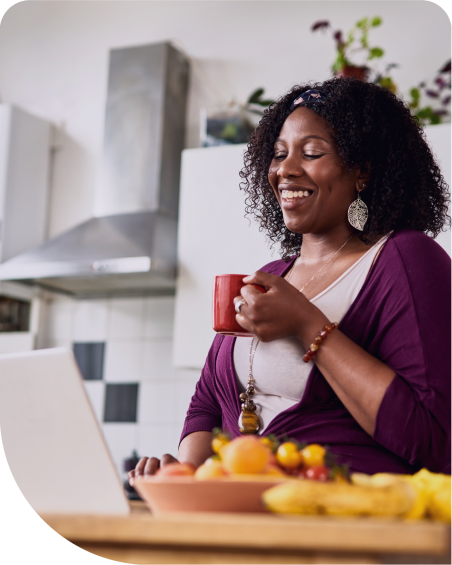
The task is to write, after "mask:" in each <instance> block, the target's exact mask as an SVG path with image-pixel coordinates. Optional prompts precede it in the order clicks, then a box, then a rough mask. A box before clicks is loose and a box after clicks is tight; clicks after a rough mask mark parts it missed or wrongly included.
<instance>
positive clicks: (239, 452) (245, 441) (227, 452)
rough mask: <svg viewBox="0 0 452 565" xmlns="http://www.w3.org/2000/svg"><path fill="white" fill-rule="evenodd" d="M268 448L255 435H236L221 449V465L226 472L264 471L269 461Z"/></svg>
mask: <svg viewBox="0 0 452 565" xmlns="http://www.w3.org/2000/svg"><path fill="white" fill-rule="evenodd" d="M270 454H271V452H270V450H269V449H268V447H266V446H265V445H263V444H262V443H261V442H260V441H259V440H258V439H257V438H255V437H249V436H248V437H238V438H235V439H234V440H232V441H231V442H230V443H229V444H228V445H227V446H225V447H223V448H222V450H221V459H222V462H223V467H224V469H225V470H226V471H227V472H228V473H237V474H259V473H264V472H265V471H266V469H267V465H268V463H269V461H270Z"/></svg>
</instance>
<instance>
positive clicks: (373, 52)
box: [367, 47, 385, 61]
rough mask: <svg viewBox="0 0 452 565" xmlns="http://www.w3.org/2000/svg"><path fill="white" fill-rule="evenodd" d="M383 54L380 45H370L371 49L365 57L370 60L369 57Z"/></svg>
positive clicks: (373, 57) (372, 57)
mask: <svg viewBox="0 0 452 565" xmlns="http://www.w3.org/2000/svg"><path fill="white" fill-rule="evenodd" d="M384 54H385V52H384V51H383V49H381V48H380V47H372V49H371V50H370V51H369V56H368V57H367V58H368V59H369V61H370V60H371V59H375V58H377V57H383V55H384Z"/></svg>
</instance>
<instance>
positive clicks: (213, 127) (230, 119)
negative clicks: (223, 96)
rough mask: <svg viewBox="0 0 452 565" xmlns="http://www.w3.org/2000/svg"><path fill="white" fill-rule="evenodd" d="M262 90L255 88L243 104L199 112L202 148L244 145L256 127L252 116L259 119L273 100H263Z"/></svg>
mask: <svg viewBox="0 0 452 565" xmlns="http://www.w3.org/2000/svg"><path fill="white" fill-rule="evenodd" d="M263 94H264V89H263V88H257V89H256V90H255V91H254V92H253V93H252V94H251V95H250V96H249V97H248V100H247V101H246V102H245V104H240V103H238V102H235V101H231V102H229V104H227V106H226V107H223V108H217V109H216V110H214V111H213V112H210V113H208V112H207V111H206V110H202V111H201V144H202V145H203V146H204V147H210V146H215V145H230V144H235V143H246V142H247V141H248V140H249V138H250V136H251V134H252V133H253V131H254V129H255V127H256V123H255V122H256V119H254V118H253V114H254V115H258V116H259V117H261V116H262V114H263V109H264V108H265V107H267V106H269V105H270V104H272V103H273V100H270V99H264V98H263Z"/></svg>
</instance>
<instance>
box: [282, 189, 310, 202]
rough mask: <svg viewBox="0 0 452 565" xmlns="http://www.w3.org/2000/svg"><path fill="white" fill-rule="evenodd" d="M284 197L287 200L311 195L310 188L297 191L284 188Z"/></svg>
mask: <svg viewBox="0 0 452 565" xmlns="http://www.w3.org/2000/svg"><path fill="white" fill-rule="evenodd" d="M281 194H282V197H283V198H284V199H285V200H290V199H291V198H303V197H306V196H309V191H308V190H299V191H298V192H297V191H293V190H282V191H281Z"/></svg>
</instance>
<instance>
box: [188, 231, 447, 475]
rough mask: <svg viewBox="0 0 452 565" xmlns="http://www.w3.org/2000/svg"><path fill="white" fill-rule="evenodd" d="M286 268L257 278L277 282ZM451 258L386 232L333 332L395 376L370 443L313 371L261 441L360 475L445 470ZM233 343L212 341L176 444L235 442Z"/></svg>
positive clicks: (431, 244) (277, 265) (423, 241)
mask: <svg viewBox="0 0 452 565" xmlns="http://www.w3.org/2000/svg"><path fill="white" fill-rule="evenodd" d="M291 264H292V263H285V262H284V261H281V260H280V261H274V262H272V263H269V264H268V265H266V266H265V267H263V269H262V270H263V271H266V272H268V273H274V274H276V275H279V276H283V275H284V274H285V272H286V271H287V270H288V269H289V268H290V266H291ZM450 290H451V287H450V258H449V256H448V255H447V253H446V252H445V251H444V250H443V249H442V248H441V247H440V246H439V245H438V244H437V243H436V242H435V241H434V240H433V239H431V238H430V237H428V236H426V235H424V234H423V233H421V232H416V231H412V230H403V231H400V232H397V233H395V234H393V235H392V236H391V237H390V238H389V239H388V241H387V243H386V245H385V246H384V248H383V250H382V252H381V253H380V256H379V258H378V260H377V262H376V263H375V265H374V267H373V268H372V270H371V272H370V273H369V275H368V276H367V279H366V281H365V283H364V285H363V287H362V288H361V290H360V292H359V294H358V296H357V298H356V299H355V301H354V302H353V304H352V305H351V306H350V308H349V310H348V311H347V313H346V314H345V316H344V318H343V319H342V321H341V323H340V325H339V329H340V330H341V331H342V332H343V333H344V334H345V335H346V336H348V337H349V338H350V339H352V340H353V341H354V342H355V343H357V344H358V345H359V346H361V347H362V348H363V349H365V350H366V351H368V352H369V353H370V354H371V355H373V356H375V357H376V358H377V359H380V360H381V361H383V362H384V363H386V364H387V365H388V366H389V367H391V368H392V369H393V370H394V371H395V372H396V373H397V375H396V377H395V378H394V380H393V381H392V383H391V385H390V386H389V388H388V390H387V391H386V394H385V396H384V398H383V401H382V403H381V406H380V409H379V411H378V415H377V422H376V428H375V432H374V435H373V437H371V436H370V435H369V434H368V433H367V432H365V431H364V430H363V429H362V428H361V426H360V425H359V424H358V423H357V422H356V421H355V420H354V419H353V417H352V415H351V414H350V413H349V412H348V410H347V409H346V408H345V406H344V405H343V404H342V402H341V401H340V400H339V398H338V397H337V395H336V394H335V392H334V391H333V389H332V388H331V386H330V385H329V384H328V382H327V381H326V380H325V378H324V377H323V375H322V373H321V372H320V371H319V370H318V369H317V367H316V366H314V368H313V369H312V371H311V373H310V375H309V378H308V381H307V384H306V389H305V392H304V394H303V397H302V399H301V401H300V402H299V403H298V404H296V405H295V406H292V407H291V408H289V409H287V410H284V411H283V412H281V413H280V414H278V415H277V416H276V417H275V418H274V419H273V420H272V421H271V422H270V424H269V425H268V427H267V428H266V430H265V434H266V435H268V434H275V435H276V436H278V437H283V436H285V435H287V436H289V437H292V438H296V439H297V440H298V441H300V442H308V443H321V444H324V445H328V446H329V447H330V449H331V451H332V452H333V453H335V454H336V455H337V459H338V460H339V461H340V462H342V463H348V464H349V465H350V469H351V470H353V471H361V472H364V473H370V474H372V473H377V472H393V473H415V472H416V471H417V470H419V469H420V468H422V467H427V468H428V469H430V470H431V471H434V472H444V473H450V420H451V411H450V400H451V389H450V383H451V371H450V358H451V356H450V343H451V336H450V328H451V322H450V311H451V304H450ZM234 344H235V338H234V337H230V336H223V335H217V336H216V337H215V339H214V341H213V344H212V347H211V348H210V351H209V354H208V356H207V361H206V364H205V367H204V369H203V371H202V374H201V378H200V380H199V382H198V384H197V385H196V391H195V394H194V396H193V398H192V400H191V403H190V406H189V409H188V412H187V417H186V420H185V425H184V429H183V432H182V436H181V440H182V439H183V438H184V437H185V436H187V435H188V434H191V433H193V432H196V431H212V429H213V428H215V427H220V428H223V429H225V430H228V431H229V433H230V434H231V436H232V437H236V436H239V435H240V432H239V429H238V424H237V420H238V418H239V415H240V401H239V392H238V389H237V377H236V374H235V369H234V364H233V348H234Z"/></svg>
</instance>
